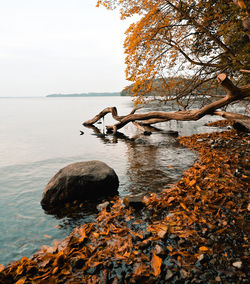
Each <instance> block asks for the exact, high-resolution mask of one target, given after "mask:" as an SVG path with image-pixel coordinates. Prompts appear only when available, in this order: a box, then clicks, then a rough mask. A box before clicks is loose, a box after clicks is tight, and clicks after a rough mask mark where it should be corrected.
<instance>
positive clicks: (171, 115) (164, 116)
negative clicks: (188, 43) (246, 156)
mask: <svg viewBox="0 0 250 284" xmlns="http://www.w3.org/2000/svg"><path fill="white" fill-rule="evenodd" d="M217 79H218V82H219V83H220V84H221V86H222V87H223V88H224V89H225V90H226V92H227V94H226V96H225V97H224V98H221V99H219V100H217V101H215V102H213V103H211V104H208V105H206V106H204V107H202V108H201V109H198V110H188V111H177V112H158V111H154V112H148V113H139V114H135V112H136V110H137V109H138V108H135V109H133V110H132V111H131V113H130V114H128V115H125V116H118V114H117V110H116V108H115V107H108V108H105V109H104V110H103V111H101V112H100V113H99V114H97V115H96V116H95V117H94V118H93V119H90V120H88V121H85V122H84V123H83V125H85V126H87V125H93V124H94V123H95V122H97V121H98V120H99V119H100V118H102V117H104V116H105V115H106V114H107V113H111V114H112V116H113V118H114V119H115V120H117V121H118V122H117V123H115V124H114V125H110V126H106V129H107V131H109V132H112V131H113V132H114V133H116V132H117V130H118V129H120V128H122V127H123V126H125V125H126V124H128V123H129V122H135V121H137V123H136V124H135V125H136V126H137V127H138V125H140V126H141V127H143V125H150V124H154V123H159V122H164V121H169V120H180V121H191V120H198V119H200V118H202V117H203V116H205V115H207V114H211V115H212V114H217V115H221V116H223V117H225V118H227V117H226V115H225V112H216V110H217V109H218V108H221V107H224V106H226V105H228V104H230V103H232V102H234V101H237V100H242V99H244V98H246V97H249V96H250V85H246V86H243V87H241V88H239V87H237V86H235V85H234V84H233V82H232V81H231V80H230V79H229V78H228V77H227V76H226V75H225V74H219V75H218V77H217ZM244 119H246V120H247V121H248V120H249V119H250V117H248V116H245V117H244Z"/></svg>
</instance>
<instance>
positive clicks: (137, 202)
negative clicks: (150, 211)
mask: <svg viewBox="0 0 250 284" xmlns="http://www.w3.org/2000/svg"><path fill="white" fill-rule="evenodd" d="M123 203H124V205H125V206H126V207H133V208H134V209H142V208H143V207H144V206H145V204H144V202H143V196H135V195H128V196H126V197H124V199H123Z"/></svg>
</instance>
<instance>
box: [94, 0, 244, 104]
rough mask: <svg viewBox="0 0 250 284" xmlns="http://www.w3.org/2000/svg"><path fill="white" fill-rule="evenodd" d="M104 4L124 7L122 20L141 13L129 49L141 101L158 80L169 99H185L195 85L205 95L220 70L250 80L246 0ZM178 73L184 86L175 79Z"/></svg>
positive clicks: (116, 0) (129, 71)
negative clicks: (245, 20)
mask: <svg viewBox="0 0 250 284" xmlns="http://www.w3.org/2000/svg"><path fill="white" fill-rule="evenodd" d="M234 2H237V3H236V4H237V5H235V3H234ZM100 5H103V6H105V7H106V8H108V9H119V10H120V14H121V18H122V19H126V18H128V17H133V16H137V19H138V20H137V21H136V22H134V23H133V24H131V25H130V27H129V28H128V30H127V31H126V39H125V42H124V48H125V53H126V65H127V68H126V77H127V79H128V80H130V81H132V82H135V83H134V84H133V92H134V93H135V94H136V95H137V96H138V97H139V99H140V98H143V96H145V94H146V93H147V92H150V91H152V87H153V85H154V82H155V80H156V79H158V82H160V83H161V88H162V89H164V91H165V96H166V95H167V100H177V101H178V102H180V103H181V101H183V100H186V99H187V97H188V96H190V94H191V93H192V92H193V94H194V90H195V89H196V92H195V94H196V97H199V96H204V90H206V89H207V88H210V87H211V84H213V83H214V81H213V79H214V78H215V77H216V76H217V75H218V73H220V72H226V73H227V74H228V75H230V76H233V77H234V78H237V79H240V80H241V83H247V80H248V79H247V75H248V74H244V73H243V74H242V73H240V72H239V71H240V69H249V65H248V64H249V54H250V52H249V51H250V48H249V47H250V43H249V37H248V34H247V31H244V28H243V25H242V19H243V18H244V17H247V16H248V11H247V8H246V5H245V2H244V1H242V0H241V1H229V0H212V1H210V0H196V1H190V0H183V1H180V0H177V1H175V0H171V1H168V0H157V1H156V0H99V1H98V2H97V6H100ZM176 76H180V77H179V78H178V80H177V81H178V84H176V82H175V80H174V79H173V78H172V79H171V80H170V79H169V77H174V78H176ZM184 77H186V78H187V77H189V79H188V80H186V79H184ZM190 78H191V79H190ZM159 80H160V81H159ZM158 85H159V84H158ZM174 85H176V86H177V85H178V87H177V88H176V89H175V92H173V87H174ZM170 88H171V92H169V93H168V90H169V89H170ZM197 90H198V91H197ZM201 90H203V91H201Z"/></svg>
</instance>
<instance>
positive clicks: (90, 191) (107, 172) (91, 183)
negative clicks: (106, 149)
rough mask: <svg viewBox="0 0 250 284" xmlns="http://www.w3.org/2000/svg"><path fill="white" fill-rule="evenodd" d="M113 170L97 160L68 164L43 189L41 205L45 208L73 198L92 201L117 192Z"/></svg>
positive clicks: (116, 180)
mask: <svg viewBox="0 0 250 284" xmlns="http://www.w3.org/2000/svg"><path fill="white" fill-rule="evenodd" d="M118 187H119V180H118V177H117V175H116V173H115V171H114V170H113V169H112V168H110V167H109V166H108V165H106V164H105V163H103V162H101V161H87V162H78V163H74V164H70V165H68V166H66V167H65V168H63V169H61V170H60V171H59V172H58V173H57V174H56V175H55V176H54V177H53V178H52V179H51V180H50V181H49V183H48V184H47V186H46V187H45V189H44V191H43V197H42V200H41V205H42V207H43V208H44V209H45V210H48V209H55V207H61V206H64V205H65V204H66V203H68V202H71V201H74V200H77V201H84V200H95V199H98V198H101V197H105V196H114V195H116V194H118V191H117V190H118Z"/></svg>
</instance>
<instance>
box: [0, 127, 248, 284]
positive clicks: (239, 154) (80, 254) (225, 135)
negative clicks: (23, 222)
mask: <svg viewBox="0 0 250 284" xmlns="http://www.w3.org/2000/svg"><path fill="white" fill-rule="evenodd" d="M179 140H180V143H181V144H182V145H184V146H186V147H189V148H191V149H192V150H195V151H197V152H198V153H199V156H198V160H197V161H196V162H195V163H194V164H193V166H192V167H191V168H189V169H188V170H187V171H185V172H184V174H183V177H182V178H181V179H180V180H179V181H178V182H177V183H176V184H174V185H172V186H171V187H170V188H167V189H165V190H164V191H163V192H162V193H160V194H151V195H150V196H148V197H145V198H144V203H145V208H144V209H143V210H142V211H141V212H134V211H133V210H132V209H131V208H127V207H125V206H124V205H123V202H122V200H121V199H118V200H117V201H116V202H113V205H112V206H111V208H104V209H103V210H102V211H101V212H100V213H99V214H98V216H97V218H96V222H94V223H89V224H85V225H83V226H80V227H79V228H77V229H75V231H74V232H73V233H72V234H71V235H70V236H68V237H67V238H66V239H65V240H64V241H62V242H61V243H60V244H57V245H55V246H54V247H53V248H51V247H44V248H42V250H41V251H40V253H37V254H35V255H34V256H33V257H32V258H31V259H28V258H26V257H23V258H22V259H21V260H20V261H14V262H12V263H10V264H9V265H8V266H7V267H6V268H4V267H0V271H1V272H0V282H1V281H3V283H6V284H7V283H13V282H15V281H20V282H18V283H31V281H36V283H45V282H43V281H47V282H46V283H65V282H66V283H106V282H105V281H109V282H110V283H124V282H125V281H127V282H128V283H164V282H163V281H171V282H172V283H175V282H177V281H180V280H181V281H188V282H187V283H189V281H190V282H191V281H197V282H200V283H210V282H211V281H212V282H211V283H218V282H226V283H227V281H229V282H232V281H233V282H234V283H244V282H245V281H247V279H248V277H247V270H246V269H247V267H246V257H247V255H246V253H247V249H248V243H247V241H248V240H247V236H246V235H247V234H246V232H245V229H246V226H245V224H246V220H245V217H246V216H247V214H248V212H249V208H248V201H247V188H248V187H249V180H248V175H246V174H248V173H247V172H245V164H244V163H245V162H244V161H245V159H247V153H245V152H247V151H246V150H247V147H248V149H249V143H250V137H249V134H244V133H243V134H241V133H240V134H238V133H237V132H236V131H234V130H232V131H225V132H215V133H210V134H199V135H192V136H189V137H180V139H179ZM248 158H249V156H248ZM159 215H160V216H159ZM235 233H236V234H235ZM230 243H232V245H230ZM239 246H241V249H239ZM48 281H49V282H48ZM94 281H95V282H94ZM102 281H103V282H102ZM112 281H116V282H112ZM119 281H120V282H119ZM125 283H126V282H125Z"/></svg>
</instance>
